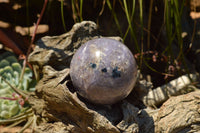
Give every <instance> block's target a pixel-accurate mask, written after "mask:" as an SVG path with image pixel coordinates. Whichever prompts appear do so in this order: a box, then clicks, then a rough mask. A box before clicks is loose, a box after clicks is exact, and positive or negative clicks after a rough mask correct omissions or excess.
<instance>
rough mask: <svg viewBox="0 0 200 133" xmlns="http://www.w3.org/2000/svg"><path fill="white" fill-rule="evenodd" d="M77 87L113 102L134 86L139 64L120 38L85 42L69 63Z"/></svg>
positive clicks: (99, 99)
mask: <svg viewBox="0 0 200 133" xmlns="http://www.w3.org/2000/svg"><path fill="white" fill-rule="evenodd" d="M70 76H71V80H72V82H73V85H74V87H75V88H76V89H77V92H78V94H80V95H81V96H82V97H84V98H85V99H87V100H89V101H90V102H92V103H97V104H113V103H115V102H117V101H119V100H122V99H124V98H125V97H126V96H128V94H129V93H130V92H131V90H132V89H133V87H134V85H135V82H136V77H137V65H136V62H135V59H134V57H133V55H132V53H131V51H130V50H129V49H128V48H127V47H126V46H125V45H124V44H122V43H121V42H119V41H116V40H113V39H109V38H98V39H93V40H90V41H88V42H86V43H85V44H83V45H82V46H81V47H80V48H79V49H78V50H77V52H76V53H75V54H74V56H73V58H72V61H71V64H70Z"/></svg>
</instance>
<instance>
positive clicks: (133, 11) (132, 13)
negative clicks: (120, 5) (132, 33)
mask: <svg viewBox="0 0 200 133" xmlns="http://www.w3.org/2000/svg"><path fill="white" fill-rule="evenodd" d="M134 13H135V0H133V4H132V12H131V18H130V20H131V22H132V20H133V16H134ZM130 28H131V27H130V25H129V26H128V28H127V30H126V33H125V34H124V37H123V40H125V39H126V36H127V35H128V32H129V30H130Z"/></svg>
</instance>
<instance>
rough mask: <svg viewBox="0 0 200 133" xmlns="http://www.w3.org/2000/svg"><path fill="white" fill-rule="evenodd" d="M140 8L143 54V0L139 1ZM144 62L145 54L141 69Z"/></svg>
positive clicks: (141, 57)
mask: <svg viewBox="0 0 200 133" xmlns="http://www.w3.org/2000/svg"><path fill="white" fill-rule="evenodd" d="M139 6H140V24H141V53H143V50H144V48H143V47H144V46H143V40H144V36H143V0H139ZM142 60H143V54H141V56H140V68H141V66H142Z"/></svg>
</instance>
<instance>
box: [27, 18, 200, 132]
mask: <svg viewBox="0 0 200 133" xmlns="http://www.w3.org/2000/svg"><path fill="white" fill-rule="evenodd" d="M94 37H100V36H97V27H96V25H95V24H94V23H93V22H90V21H86V22H82V23H79V24H76V25H75V26H74V27H73V28H72V30H71V31H70V32H68V33H66V34H64V35H61V36H57V37H45V38H42V39H41V40H40V41H39V42H38V46H37V47H36V48H35V50H34V51H33V53H32V54H31V56H30V57H29V61H30V63H32V64H34V65H35V66H37V68H38V70H40V71H42V79H41V80H40V81H39V83H38V84H37V86H36V91H35V94H32V95H30V97H29V99H28V100H29V103H30V104H31V105H32V109H33V110H34V113H35V114H36V115H37V116H39V117H41V118H42V119H43V120H44V122H43V123H41V124H39V125H38V126H37V127H35V129H34V130H35V131H36V132H42V133H44V132H46V133H49V132H53V133H54V132H56V133H57V132H72V133H80V132H81V133H102V132H103V133H120V132H126V133H137V132H141V133H154V132H156V133H159V132H170V133H176V132H195V131H198V130H200V124H199V123H200V115H199V114H200V111H199V103H200V91H195V92H191V93H188V94H185V95H180V96H172V97H169V99H168V100H167V99H165V100H167V101H166V102H165V100H164V101H162V102H165V103H164V104H163V105H162V106H161V107H160V108H158V109H152V108H144V107H142V108H141V106H139V105H137V106H136V104H135V105H134V103H135V101H137V100H139V99H141V96H145V95H147V94H148V93H147V92H148V91H147V90H146V88H147V87H149V86H150V85H146V84H145V83H143V82H138V84H137V86H136V87H135V89H134V90H133V92H132V93H131V94H130V95H129V97H128V98H126V99H125V100H122V101H121V102H119V103H116V104H114V105H94V104H91V103H89V102H87V101H85V100H84V99H82V98H81V97H80V96H78V95H77V93H76V91H75V90H74V88H73V85H72V83H71V79H70V76H69V63H70V60H71V57H72V55H73V54H74V52H75V51H76V49H77V48H78V47H79V46H80V45H82V44H83V43H84V42H86V41H87V40H88V39H92V38H94ZM115 39H118V40H120V38H115ZM72 49H73V50H72ZM135 94H139V95H135ZM157 95H160V94H159V93H157ZM152 98H154V97H152ZM154 100H156V99H154ZM141 104H143V103H141Z"/></svg>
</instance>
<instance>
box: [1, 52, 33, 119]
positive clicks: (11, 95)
mask: <svg viewBox="0 0 200 133" xmlns="http://www.w3.org/2000/svg"><path fill="white" fill-rule="evenodd" d="M0 75H1V77H0V119H8V118H11V117H13V116H15V115H17V114H19V113H20V112H23V111H24V110H25V109H27V108H29V105H28V104H24V100H25V99H23V98H22V97H21V96H20V95H18V94H17V93H15V91H14V90H13V89H12V87H11V86H10V85H12V86H13V87H15V88H18V89H20V90H23V91H25V92H31V91H34V90H35V88H34V86H35V84H36V81H35V80H33V79H32V71H31V69H30V68H29V67H26V68H25V71H24V73H23V74H22V63H20V62H18V60H17V58H16V57H15V55H14V54H13V53H11V52H5V53H3V54H1V56H0ZM5 80H6V81H7V82H9V83H10V85H9V84H8V83H6V82H5Z"/></svg>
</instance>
